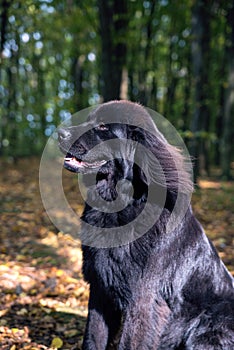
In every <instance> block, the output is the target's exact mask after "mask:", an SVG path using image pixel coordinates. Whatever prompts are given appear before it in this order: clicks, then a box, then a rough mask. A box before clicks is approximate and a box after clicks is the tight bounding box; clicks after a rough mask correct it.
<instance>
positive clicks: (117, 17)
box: [98, 0, 128, 101]
mask: <svg viewBox="0 0 234 350" xmlns="http://www.w3.org/2000/svg"><path fill="white" fill-rule="evenodd" d="M98 8H99V18H100V34H101V41H102V43H101V44H102V45H101V69H102V79H103V84H102V94H103V99H104V101H110V100H115V99H120V89H121V82H122V76H123V74H122V73H123V68H124V66H125V63H126V55H127V49H126V32H127V25H128V21H127V1H126V0H98Z"/></svg>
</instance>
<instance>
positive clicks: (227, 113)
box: [221, 1, 234, 180]
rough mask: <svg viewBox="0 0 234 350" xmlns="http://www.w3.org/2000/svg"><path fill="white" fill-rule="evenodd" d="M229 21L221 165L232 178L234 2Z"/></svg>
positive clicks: (229, 13)
mask: <svg viewBox="0 0 234 350" xmlns="http://www.w3.org/2000/svg"><path fill="white" fill-rule="evenodd" d="M227 23H228V25H229V27H230V36H229V38H228V43H229V46H228V47H227V54H228V73H227V74H228V77H227V80H228V87H227V90H226V95H225V102H224V119H223V133H222V140H221V166H222V173H223V177H224V178H225V179H227V180H228V179H230V178H231V169H230V163H231V148H232V139H231V135H232V132H233V122H232V123H231V118H232V116H233V115H234V2H233V1H232V6H231V7H230V9H229V11H228V14H227Z"/></svg>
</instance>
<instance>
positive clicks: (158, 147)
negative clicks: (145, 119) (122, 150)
mask: <svg viewBox="0 0 234 350" xmlns="http://www.w3.org/2000/svg"><path fill="white" fill-rule="evenodd" d="M131 139H132V140H134V141H136V150H135V163H136V164H137V166H138V168H140V171H139V174H140V176H141V178H142V181H144V183H146V184H147V185H150V184H151V183H154V184H157V185H159V186H162V187H166V188H167V189H168V190H171V191H173V192H175V193H177V192H178V191H181V189H182V191H183V192H184V193H191V191H192V190H193V182H192V179H191V174H190V172H189V170H190V169H189V168H190V160H186V158H185V157H184V156H183V154H182V152H181V151H180V150H179V149H178V148H176V147H174V146H172V145H170V144H169V143H168V142H167V140H166V139H165V138H164V136H163V135H162V134H161V133H160V132H159V131H158V130H157V129H155V130H154V129H152V132H151V131H148V130H145V129H143V128H141V127H134V128H132V130H131Z"/></svg>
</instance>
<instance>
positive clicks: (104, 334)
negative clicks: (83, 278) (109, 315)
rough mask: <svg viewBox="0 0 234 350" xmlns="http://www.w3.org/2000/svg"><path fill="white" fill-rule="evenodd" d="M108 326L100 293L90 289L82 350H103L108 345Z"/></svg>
mask: <svg viewBox="0 0 234 350" xmlns="http://www.w3.org/2000/svg"><path fill="white" fill-rule="evenodd" d="M108 333H109V330H108V325H107V322H106V317H105V304H104V300H103V295H102V293H101V292H100V291H99V290H98V289H96V290H95V291H94V290H93V288H92V286H91V288H90V297H89V312H88V319H87V323H86V329H85V334H84V341H83V346H82V349H83V350H105V349H106V346H107V343H108Z"/></svg>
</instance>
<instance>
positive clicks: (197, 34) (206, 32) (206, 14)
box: [190, 0, 211, 180]
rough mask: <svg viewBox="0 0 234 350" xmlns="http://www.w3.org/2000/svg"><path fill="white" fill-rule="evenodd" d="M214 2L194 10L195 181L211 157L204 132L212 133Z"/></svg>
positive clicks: (199, 4)
mask: <svg viewBox="0 0 234 350" xmlns="http://www.w3.org/2000/svg"><path fill="white" fill-rule="evenodd" d="M210 13H211V3H210V1H205V0H199V1H196V2H195V5H194V6H193V9H192V38H193V40H192V67H193V85H194V105H195V108H194V112H193V118H192V123H191V130H192V132H193V134H194V138H193V141H192V144H191V145H190V151H191V154H192V156H193V157H194V159H195V168H194V177H195V180H196V178H197V176H198V175H199V174H200V172H201V169H202V168H204V167H206V166H205V164H204V163H203V164H202V161H203V162H206V159H204V156H205V155H207V154H208V152H207V150H206V149H205V147H206V146H205V142H204V140H203V138H202V132H203V131H207V132H208V131H209V122H210V120H209V108H208V105H207V101H208V97H209V96H208V95H209V93H208V91H209V79H208V76H209V74H208V67H209V60H210V56H209V51H210V50H209V45H210V16H211V15H210Z"/></svg>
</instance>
